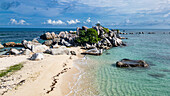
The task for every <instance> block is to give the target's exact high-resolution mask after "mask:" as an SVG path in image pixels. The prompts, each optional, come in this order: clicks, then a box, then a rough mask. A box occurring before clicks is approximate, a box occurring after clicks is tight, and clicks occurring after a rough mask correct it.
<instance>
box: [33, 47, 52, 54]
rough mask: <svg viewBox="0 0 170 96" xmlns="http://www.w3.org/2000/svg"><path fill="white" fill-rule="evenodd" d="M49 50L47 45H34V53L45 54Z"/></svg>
mask: <svg viewBox="0 0 170 96" xmlns="http://www.w3.org/2000/svg"><path fill="white" fill-rule="evenodd" d="M47 49H49V47H47V46H46V45H32V48H31V50H32V52H34V53H43V52H45V51H46V50H47Z"/></svg>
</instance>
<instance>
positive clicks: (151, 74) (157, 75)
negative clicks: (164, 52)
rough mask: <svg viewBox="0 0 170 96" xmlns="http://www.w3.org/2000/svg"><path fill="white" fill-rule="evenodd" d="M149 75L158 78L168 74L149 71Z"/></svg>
mask: <svg viewBox="0 0 170 96" xmlns="http://www.w3.org/2000/svg"><path fill="white" fill-rule="evenodd" d="M148 75H149V76H151V77H153V78H156V79H159V78H164V77H165V76H166V75H165V74H162V73H149V74H148Z"/></svg>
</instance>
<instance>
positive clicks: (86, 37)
mask: <svg viewBox="0 0 170 96" xmlns="http://www.w3.org/2000/svg"><path fill="white" fill-rule="evenodd" d="M99 40H101V39H99V38H98V33H97V31H96V30H95V29H93V28H90V29H87V32H86V31H85V30H80V34H79V38H77V39H76V41H77V42H78V43H80V44H83V43H91V44H93V43H97V42H98V41H99Z"/></svg>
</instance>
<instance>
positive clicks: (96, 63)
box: [0, 28, 170, 96]
mask: <svg viewBox="0 0 170 96" xmlns="http://www.w3.org/2000/svg"><path fill="white" fill-rule="evenodd" d="M75 29H76V28H75ZM75 29H74V28H72V29H64V28H9V29H8V28H1V29H0V42H1V43H2V44H3V43H5V42H21V41H22V40H24V39H25V40H32V39H34V38H37V39H38V40H40V39H39V36H40V35H41V34H43V33H45V32H48V31H49V32H52V31H53V32H55V33H59V32H60V31H69V30H73V31H74V30H75ZM121 31H122V30H121ZM125 32H127V33H129V32H145V34H128V35H121V36H122V37H127V38H128V39H124V40H123V41H124V42H126V44H127V46H125V47H114V48H112V49H110V50H107V51H106V52H104V53H103V55H101V56H91V55H87V56H86V58H83V59H80V60H78V61H75V66H78V67H79V68H80V70H81V73H80V74H79V75H80V76H79V78H78V80H77V82H75V83H76V86H74V87H72V90H71V92H73V93H74V95H75V96H170V34H169V32H170V30H165V29H159V30H158V29H148V30H142V29H135V30H134V29H127V30H126V29H125ZM147 32H155V33H156V34H146V33H147ZM164 32H165V34H163V33H164ZM124 58H127V59H133V60H145V61H146V62H147V63H148V64H149V65H150V66H149V67H148V68H117V67H116V66H115V63H116V62H117V61H119V60H121V59H124Z"/></svg>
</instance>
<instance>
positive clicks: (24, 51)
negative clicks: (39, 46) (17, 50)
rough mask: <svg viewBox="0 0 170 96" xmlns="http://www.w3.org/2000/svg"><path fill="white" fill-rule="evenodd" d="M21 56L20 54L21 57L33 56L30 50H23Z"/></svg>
mask: <svg viewBox="0 0 170 96" xmlns="http://www.w3.org/2000/svg"><path fill="white" fill-rule="evenodd" d="M21 54H22V55H31V54H33V52H32V51H31V50H29V49H25V50H23V51H22V52H21Z"/></svg>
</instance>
